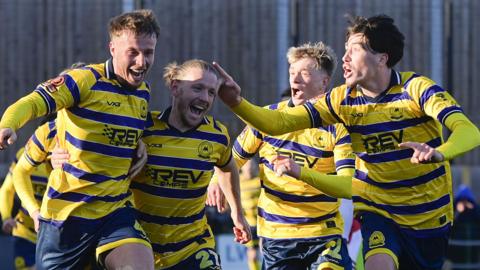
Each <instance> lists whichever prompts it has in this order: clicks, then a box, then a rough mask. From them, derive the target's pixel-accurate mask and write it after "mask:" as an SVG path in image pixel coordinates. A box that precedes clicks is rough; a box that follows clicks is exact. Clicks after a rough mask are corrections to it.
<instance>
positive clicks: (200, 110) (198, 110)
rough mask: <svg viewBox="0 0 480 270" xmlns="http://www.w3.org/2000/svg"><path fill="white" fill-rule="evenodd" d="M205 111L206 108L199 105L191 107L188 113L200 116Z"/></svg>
mask: <svg viewBox="0 0 480 270" xmlns="http://www.w3.org/2000/svg"><path fill="white" fill-rule="evenodd" d="M206 110H207V107H206V106H201V105H191V106H190V111H191V112H192V113H193V114H196V115H202V114H203V113H204V112H205V111H206Z"/></svg>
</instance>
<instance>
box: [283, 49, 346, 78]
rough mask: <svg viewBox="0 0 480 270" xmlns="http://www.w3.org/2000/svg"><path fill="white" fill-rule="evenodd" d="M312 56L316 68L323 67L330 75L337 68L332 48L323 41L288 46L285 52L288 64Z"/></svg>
mask: <svg viewBox="0 0 480 270" xmlns="http://www.w3.org/2000/svg"><path fill="white" fill-rule="evenodd" d="M307 57H309V58H313V59H314V60H315V62H316V65H315V67H316V68H317V69H323V70H325V71H326V72H327V74H328V76H332V74H333V73H334V72H335V69H336V68H337V55H336V54H335V52H334V51H333V50H332V48H330V47H328V46H327V45H325V44H324V43H323V42H317V43H314V44H312V43H305V44H303V45H300V46H298V47H290V49H288V52H287V59H288V63H289V64H293V63H294V62H296V61H298V60H300V59H302V58H307Z"/></svg>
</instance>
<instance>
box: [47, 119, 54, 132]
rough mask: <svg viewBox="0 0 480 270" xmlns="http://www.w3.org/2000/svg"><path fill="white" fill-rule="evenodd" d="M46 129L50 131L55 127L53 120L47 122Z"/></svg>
mask: <svg viewBox="0 0 480 270" xmlns="http://www.w3.org/2000/svg"><path fill="white" fill-rule="evenodd" d="M48 129H49V130H50V131H53V130H54V129H55V120H52V121H49V122H48Z"/></svg>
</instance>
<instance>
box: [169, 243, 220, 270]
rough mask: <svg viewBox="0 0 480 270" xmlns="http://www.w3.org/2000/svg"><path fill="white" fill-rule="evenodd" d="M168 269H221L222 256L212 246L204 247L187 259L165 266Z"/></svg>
mask: <svg viewBox="0 0 480 270" xmlns="http://www.w3.org/2000/svg"><path fill="white" fill-rule="evenodd" d="M164 269H168V270H185V269H188V270H197V269H198V270H200V269H202V270H220V269H222V267H221V266H220V256H218V254H217V252H216V251H215V250H214V249H211V248H204V249H201V250H199V251H197V252H196V253H194V254H193V255H191V256H190V257H188V258H186V259H185V260H183V261H181V262H180V263H178V264H176V265H174V266H172V267H169V268H164Z"/></svg>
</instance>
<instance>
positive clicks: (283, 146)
mask: <svg viewBox="0 0 480 270" xmlns="http://www.w3.org/2000/svg"><path fill="white" fill-rule="evenodd" d="M292 106H293V103H291V101H282V102H280V103H277V104H273V105H270V107H269V108H270V109H276V110H284V109H285V108H288V107H292ZM350 143H351V142H350V136H349V135H348V133H347V131H346V129H345V128H344V127H342V125H339V124H337V125H332V126H328V127H327V128H311V129H305V130H300V131H295V132H291V133H287V134H284V135H280V136H275V137H272V136H268V135H265V134H262V133H260V132H258V131H257V130H255V129H253V128H250V127H246V128H245V129H244V131H243V132H242V134H240V135H239V136H238V138H237V140H236V141H235V143H234V147H233V155H234V158H235V159H236V160H237V164H242V163H244V162H242V161H241V159H243V160H246V159H249V158H251V157H253V156H254V155H255V154H256V153H257V152H258V153H259V156H260V171H259V176H260V179H261V187H262V190H261V193H260V198H259V200H258V223H257V232H258V235H259V236H262V237H266V238H272V239H286V238H287V239H290V238H317V237H321V236H329V235H341V234H342V231H343V220H342V217H341V215H340V213H339V210H338V208H339V205H340V200H339V199H337V198H333V197H331V196H328V195H326V194H324V193H322V192H321V191H319V190H318V189H316V188H314V187H312V186H310V185H308V184H307V183H305V182H302V181H300V180H297V179H295V178H292V177H290V176H288V175H283V176H280V177H279V176H277V175H276V174H275V172H274V170H273V164H272V163H271V161H272V159H273V158H274V157H276V156H277V155H282V156H288V157H290V158H292V159H293V160H294V161H295V162H296V163H297V164H298V165H299V166H303V167H308V168H312V169H315V170H317V171H320V172H322V173H326V174H335V173H336V172H337V171H339V170H341V169H343V168H349V169H352V168H353V167H354V157H353V153H352V149H351V144H350ZM238 160H240V161H238Z"/></svg>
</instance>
